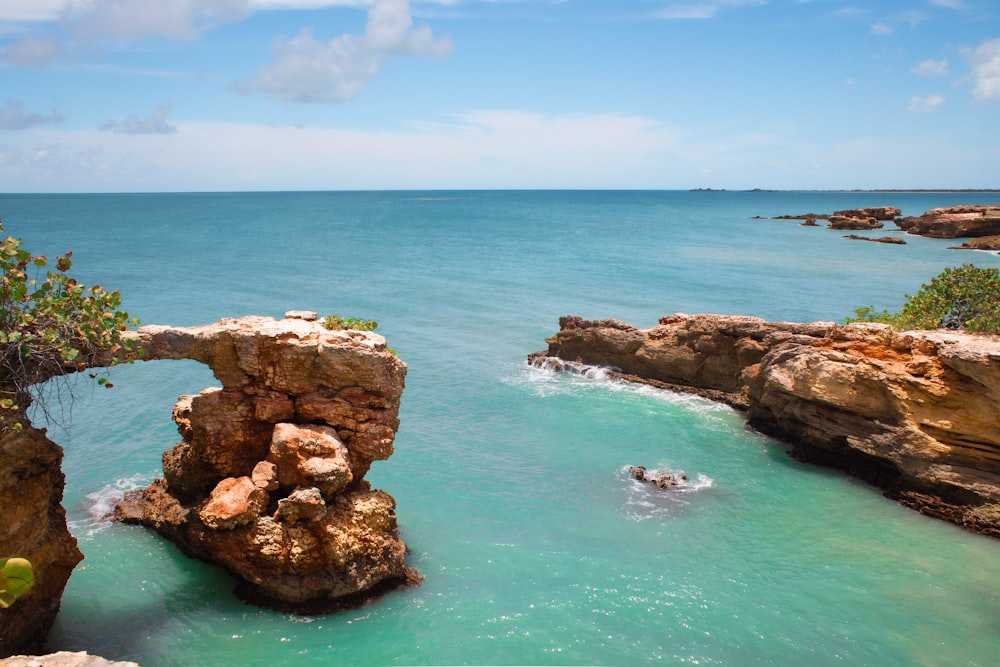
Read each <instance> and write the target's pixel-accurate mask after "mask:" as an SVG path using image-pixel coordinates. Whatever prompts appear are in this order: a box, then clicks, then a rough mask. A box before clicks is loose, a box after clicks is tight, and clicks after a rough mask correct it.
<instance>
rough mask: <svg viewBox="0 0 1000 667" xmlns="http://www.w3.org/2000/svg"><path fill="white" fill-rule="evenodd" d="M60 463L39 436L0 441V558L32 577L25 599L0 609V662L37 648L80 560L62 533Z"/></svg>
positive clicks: (58, 451)
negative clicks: (26, 568)
mask: <svg viewBox="0 0 1000 667" xmlns="http://www.w3.org/2000/svg"><path fill="white" fill-rule="evenodd" d="M62 457H63V451H62V448H61V447H60V446H59V445H57V444H55V443H54V442H52V441H51V440H49V439H48V438H47V437H46V436H45V432H44V431H42V430H39V429H34V428H31V427H27V428H25V429H24V430H21V431H13V430H12V431H8V432H7V433H4V434H2V435H0V507H3V508H4V514H3V521H2V522H0V552H2V553H0V557H5V558H9V557H14V556H16V557H19V558H27V559H28V560H29V561H31V564H32V569H33V571H34V575H35V585H34V586H33V587H32V589H31V591H30V592H29V593H28V594H27V595H25V596H24V597H21V598H19V599H18V600H17V601H16V602H15V603H14V604H13V605H12V606H11V607H10V608H9V609H0V657H3V656H9V655H11V654H12V653H15V652H27V651H37V650H39V649H40V648H41V646H42V644H43V643H44V641H45V637H46V635H47V634H48V632H49V629H50V628H51V627H52V623H53V622H55V618H56V614H57V613H58V612H59V605H60V602H61V601H62V593H63V589H64V588H65V587H66V582H67V581H69V576H70V574H71V573H72V572H73V568H74V567H76V564H77V563H79V562H80V561H81V560H83V554H81V553H80V550H79V549H78V548H77V544H76V538H74V537H73V536H72V535H71V534H70V532H69V529H68V528H67V527H66V512H65V510H64V509H63V507H62V496H63V486H64V481H65V477H64V476H63V473H62V468H61V464H62Z"/></svg>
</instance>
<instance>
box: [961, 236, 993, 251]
mask: <svg viewBox="0 0 1000 667" xmlns="http://www.w3.org/2000/svg"><path fill="white" fill-rule="evenodd" d="M951 249H952V250H989V251H993V252H996V251H1000V235H998V236H980V237H978V238H974V239H969V240H968V241H964V242H963V243H962V245H958V246H953V247H952V248H951Z"/></svg>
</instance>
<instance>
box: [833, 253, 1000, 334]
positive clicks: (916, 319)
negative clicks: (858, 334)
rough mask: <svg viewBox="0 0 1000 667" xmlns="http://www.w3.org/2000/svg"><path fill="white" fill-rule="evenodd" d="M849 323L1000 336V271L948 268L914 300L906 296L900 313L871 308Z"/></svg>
mask: <svg viewBox="0 0 1000 667" xmlns="http://www.w3.org/2000/svg"><path fill="white" fill-rule="evenodd" d="M854 313H855V315H857V317H855V318H847V322H848V323H850V322H882V323H884V324H888V325H889V326H891V327H892V328H893V329H900V330H903V329H940V328H945V329H962V330H964V331H968V332H970V333H1000V271H998V270H997V269H995V268H990V269H981V268H977V267H975V266H973V265H972V264H963V265H962V266H960V267H958V268H950V267H949V268H946V269H945V270H944V271H942V272H941V273H939V274H938V275H937V276H935V277H934V278H932V279H931V282H930V283H928V284H926V285H922V286H921V287H920V291H918V292H917V293H916V295H914V296H910V295H907V296H906V303H905V304H903V307H902V308H901V309H900V311H899V312H898V313H890V312H888V311H886V310H883V311H882V312H878V311H876V310H875V308H874V307H872V306H866V307H864V308H859V309H857V310H856V311H854Z"/></svg>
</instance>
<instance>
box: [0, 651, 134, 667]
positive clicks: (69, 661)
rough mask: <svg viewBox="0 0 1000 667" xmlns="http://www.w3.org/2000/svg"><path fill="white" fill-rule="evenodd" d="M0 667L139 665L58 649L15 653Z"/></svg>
mask: <svg viewBox="0 0 1000 667" xmlns="http://www.w3.org/2000/svg"><path fill="white" fill-rule="evenodd" d="M0 667H139V665H137V664H136V663H134V662H121V661H118V660H105V659H104V658H101V657H98V656H95V655H88V654H87V653H84V652H83V651H79V652H70V651H59V652H58V653H49V654H48V655H15V656H13V657H10V658H7V659H6V660H0Z"/></svg>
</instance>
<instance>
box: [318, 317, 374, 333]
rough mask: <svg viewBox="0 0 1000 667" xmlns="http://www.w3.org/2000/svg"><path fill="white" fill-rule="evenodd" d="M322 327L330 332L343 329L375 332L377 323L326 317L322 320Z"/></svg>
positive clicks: (348, 318) (352, 318) (350, 318)
mask: <svg viewBox="0 0 1000 667" xmlns="http://www.w3.org/2000/svg"><path fill="white" fill-rule="evenodd" d="M323 326H324V327H326V328H327V329H330V330H331V331H342V330H344V329H354V330H356V331H375V330H376V329H378V322H376V321H375V320H361V319H357V318H354V317H347V318H344V317H341V316H340V315H327V316H326V317H324V318H323Z"/></svg>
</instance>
